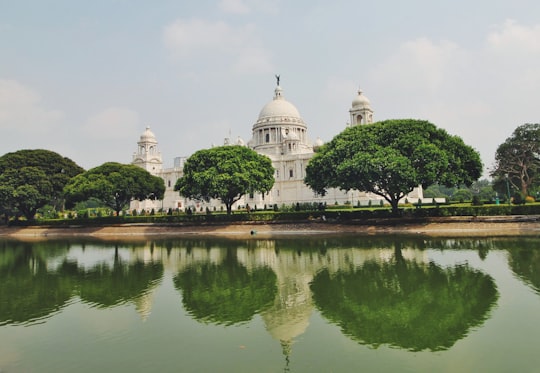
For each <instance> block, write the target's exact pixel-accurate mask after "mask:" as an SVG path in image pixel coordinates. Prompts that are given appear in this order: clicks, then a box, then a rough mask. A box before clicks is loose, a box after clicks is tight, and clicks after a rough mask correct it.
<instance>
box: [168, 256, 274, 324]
mask: <svg viewBox="0 0 540 373" xmlns="http://www.w3.org/2000/svg"><path fill="white" fill-rule="evenodd" d="M235 253H236V251H235V250H227V255H226V258H225V260H224V261H222V262H221V263H219V264H216V263H211V262H202V263H194V264H191V265H190V266H188V267H187V268H185V269H184V270H182V271H181V272H180V273H178V274H177V275H176V276H175V277H174V279H173V281H174V285H175V287H176V289H177V290H179V291H181V292H182V303H183V305H184V308H185V309H186V310H187V311H188V312H189V313H190V314H191V315H192V316H193V317H194V318H195V319H197V320H199V321H203V322H213V323H217V324H225V325H232V324H236V323H241V322H246V321H249V320H251V318H252V317H253V316H254V315H255V314H257V313H258V312H260V311H261V310H264V309H265V308H267V307H268V306H269V305H270V304H271V303H272V301H273V300H274V297H275V295H276V292H277V289H276V275H275V274H274V272H273V271H272V270H271V269H270V268H268V267H258V268H254V269H252V270H251V271H248V270H247V268H246V267H245V266H243V265H241V264H240V263H239V262H238V260H237V258H236V255H235Z"/></svg>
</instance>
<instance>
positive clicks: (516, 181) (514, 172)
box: [491, 123, 540, 196]
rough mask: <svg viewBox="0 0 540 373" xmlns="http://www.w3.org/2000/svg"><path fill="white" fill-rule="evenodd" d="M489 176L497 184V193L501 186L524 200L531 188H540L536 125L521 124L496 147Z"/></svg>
mask: <svg viewBox="0 0 540 373" xmlns="http://www.w3.org/2000/svg"><path fill="white" fill-rule="evenodd" d="M491 176H493V177H494V178H496V180H498V181H499V182H498V185H499V187H500V189H502V190H504V183H505V182H506V181H508V183H510V185H511V186H512V187H513V188H515V189H516V190H518V191H519V192H520V193H521V194H522V195H524V196H527V195H529V193H530V189H531V187H533V186H536V187H538V186H539V184H540V124H530V123H527V124H523V125H521V126H519V127H517V128H516V129H515V130H514V132H513V133H512V136H510V137H509V138H507V139H506V141H505V142H504V143H502V144H501V145H499V147H498V148H497V151H496V153H495V167H494V169H493V171H492V172H491Z"/></svg>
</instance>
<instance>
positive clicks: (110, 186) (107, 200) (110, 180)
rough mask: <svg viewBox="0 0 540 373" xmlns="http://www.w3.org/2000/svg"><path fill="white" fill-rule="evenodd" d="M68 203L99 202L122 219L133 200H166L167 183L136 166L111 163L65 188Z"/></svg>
mask: <svg viewBox="0 0 540 373" xmlns="http://www.w3.org/2000/svg"><path fill="white" fill-rule="evenodd" d="M64 193H65V196H66V202H67V203H70V204H71V203H76V202H81V201H86V200H88V199H90V198H92V197H93V198H96V199H98V200H100V201H101V202H103V204H104V205H105V206H108V207H110V208H112V209H113V210H114V211H116V214H117V215H118V214H119V213H120V211H122V209H124V208H125V207H127V206H128V205H129V202H130V201H131V200H132V199H137V200H140V201H142V200H145V199H148V198H150V197H152V198H155V199H162V198H163V195H164V193H165V184H164V182H163V179H161V178H160V177H157V176H153V175H151V174H150V173H149V172H148V171H146V170H144V169H142V168H140V167H138V166H135V165H126V164H121V163H116V162H107V163H104V164H102V165H101V166H98V167H95V168H92V169H90V170H88V171H86V172H85V173H82V174H80V175H77V176H76V177H74V178H73V179H72V180H71V181H70V182H69V183H68V184H67V185H66V187H65V188H64Z"/></svg>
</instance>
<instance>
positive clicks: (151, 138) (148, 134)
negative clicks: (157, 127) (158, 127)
mask: <svg viewBox="0 0 540 373" xmlns="http://www.w3.org/2000/svg"><path fill="white" fill-rule="evenodd" d="M141 141H142V142H157V140H156V135H154V133H153V132H152V131H150V126H147V127H146V130H145V131H144V132H143V134H142V135H141Z"/></svg>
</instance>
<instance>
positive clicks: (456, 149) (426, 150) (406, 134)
mask: <svg viewBox="0 0 540 373" xmlns="http://www.w3.org/2000/svg"><path fill="white" fill-rule="evenodd" d="M481 173H482V162H481V161H480V155H479V154H478V152H477V151H475V150H474V149H473V148H472V147H470V146H468V145H465V143H464V142H463V140H462V139H461V138H459V137H457V136H451V135H449V134H448V133H447V132H446V131H445V130H443V129H438V128H437V127H436V126H435V125H433V124H432V123H429V122H427V121H421V120H412V119H400V120H387V121H383V122H378V123H374V124H369V125H359V126H354V127H349V128H347V129H346V130H344V131H343V132H341V133H340V134H338V135H337V136H335V137H334V139H332V141H330V142H329V143H327V144H325V145H323V146H322V147H321V149H320V151H319V152H318V153H316V154H315V156H314V157H313V158H312V159H311V161H310V162H309V164H308V166H307V167H306V178H305V180H304V181H305V183H306V184H307V185H309V186H310V187H311V188H312V189H313V190H314V191H315V192H317V193H319V194H323V195H324V194H325V193H326V189H327V188H340V189H343V190H352V189H354V190H359V191H367V192H371V193H374V194H376V195H379V196H381V197H383V198H384V199H385V200H386V201H388V203H390V205H391V206H392V211H393V213H394V214H397V212H398V203H399V201H400V200H401V199H402V198H403V197H405V196H406V195H407V194H408V193H410V192H411V191H412V190H413V189H414V188H415V187H417V186H418V185H421V186H422V187H423V188H426V187H428V186H430V185H432V184H435V183H439V184H442V185H446V186H458V185H460V184H465V185H471V183H472V182H474V181H475V180H477V179H478V178H479V177H480V175H481Z"/></svg>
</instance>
